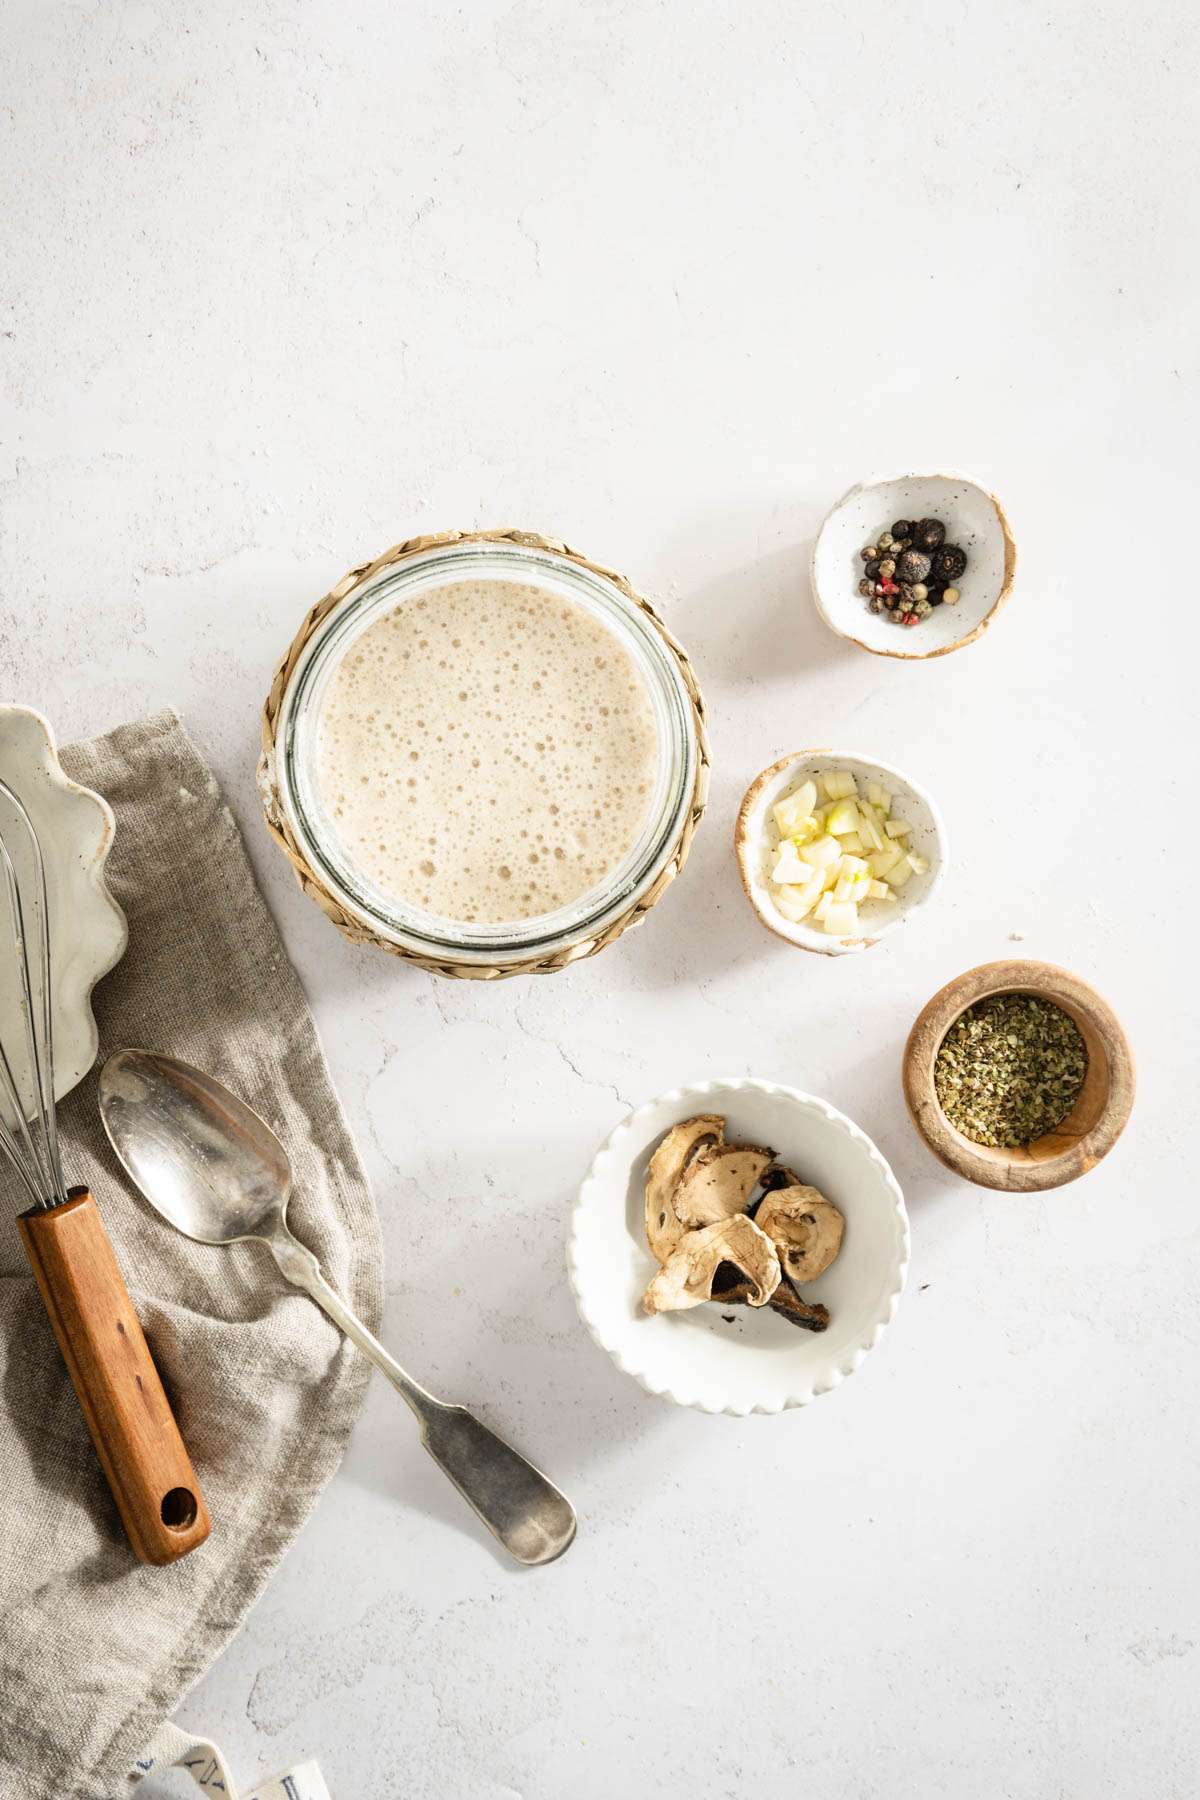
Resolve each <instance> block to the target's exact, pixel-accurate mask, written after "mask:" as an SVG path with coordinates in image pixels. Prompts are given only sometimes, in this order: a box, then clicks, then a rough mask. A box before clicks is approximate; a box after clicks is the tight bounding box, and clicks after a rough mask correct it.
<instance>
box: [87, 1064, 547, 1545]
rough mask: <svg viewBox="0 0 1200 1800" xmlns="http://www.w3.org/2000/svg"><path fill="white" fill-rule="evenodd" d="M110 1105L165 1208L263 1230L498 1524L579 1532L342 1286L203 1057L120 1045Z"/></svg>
mask: <svg viewBox="0 0 1200 1800" xmlns="http://www.w3.org/2000/svg"><path fill="white" fill-rule="evenodd" d="M100 1116H101V1118H102V1119H103V1121H104V1128H105V1130H106V1131H107V1132H108V1135H109V1138H110V1140H111V1142H112V1147H113V1149H114V1150H115V1151H116V1153H117V1155H118V1157H119V1158H120V1160H121V1162H122V1163H123V1164H124V1166H125V1169H126V1170H127V1172H128V1174H129V1176H130V1178H131V1179H132V1180H133V1182H134V1183H135V1184H136V1186H137V1187H138V1188H140V1189H141V1191H142V1193H143V1194H144V1195H145V1197H146V1199H147V1200H148V1201H149V1202H150V1204H151V1206H153V1207H154V1208H155V1210H156V1211H157V1212H160V1213H161V1214H162V1216H163V1218H164V1219H166V1220H167V1221H168V1222H169V1223H170V1224H172V1225H174V1227H175V1229H176V1230H177V1231H181V1232H182V1233H183V1234H184V1236H185V1237H190V1238H195V1239H196V1240H197V1242H199V1243H201V1244H233V1243H237V1241H238V1240H239V1239H241V1238H260V1239H261V1240H262V1241H263V1243H265V1244H268V1245H269V1246H270V1248H271V1252H272V1254H273V1255H274V1257H275V1261H276V1262H277V1263H278V1264H279V1267H280V1269H281V1270H282V1272H283V1274H284V1275H285V1276H286V1277H287V1279H288V1280H289V1281H290V1282H291V1283H292V1284H293V1285H294V1286H295V1287H298V1288H303V1290H304V1292H305V1293H306V1294H311V1296H312V1298H313V1299H314V1300H315V1301H316V1302H317V1304H318V1306H322V1307H324V1309H325V1311H326V1312H327V1313H328V1314H329V1317H330V1318H331V1319H332V1320H333V1322H334V1324H335V1325H337V1326H338V1327H339V1328H340V1329H341V1330H342V1331H344V1332H345V1333H346V1336H347V1337H348V1338H351V1339H352V1340H353V1341H354V1343H356V1344H357V1345H358V1347H359V1349H360V1350H361V1351H362V1352H363V1354H364V1355H365V1356H369V1357H370V1359H371V1361H372V1362H373V1363H374V1364H375V1366H376V1368H378V1369H382V1370H383V1373H384V1374H385V1375H386V1376H387V1378H388V1380H389V1381H390V1382H391V1384H392V1386H393V1387H394V1388H395V1389H396V1391H397V1392H398V1393H399V1394H400V1395H401V1396H402V1397H403V1398H404V1399H405V1400H407V1402H408V1404H409V1406H410V1407H411V1408H412V1410H413V1412H414V1413H416V1415H417V1418H418V1420H419V1421H420V1425H421V1441H422V1442H423V1443H424V1445H425V1448H426V1449H427V1450H428V1451H429V1454H430V1455H431V1456H432V1457H433V1460H434V1461H435V1462H436V1463H439V1464H440V1465H441V1467H442V1468H443V1469H444V1470H445V1472H446V1474H447V1475H448V1476H449V1477H450V1479H451V1481H452V1482H453V1483H454V1485H455V1487H456V1488H457V1489H458V1491H459V1493H460V1494H461V1495H462V1496H463V1498H464V1500H466V1501H467V1503H468V1504H469V1505H470V1506H472V1507H474V1509H475V1511H476V1512H477V1513H478V1515H479V1517H480V1518H481V1519H482V1520H483V1523H484V1524H485V1525H486V1526H487V1528H488V1530H489V1531H491V1532H494V1533H495V1535H496V1537H497V1538H499V1540H500V1542H501V1543H502V1544H503V1545H504V1548H505V1549H506V1550H507V1551H508V1552H509V1553H510V1555H512V1556H515V1557H516V1559H517V1561H518V1562H522V1563H545V1562H552V1561H553V1560H554V1558H555V1557H556V1556H561V1555H562V1553H563V1551H564V1550H565V1549H566V1548H567V1546H568V1545H569V1544H570V1542H571V1539H572V1538H573V1537H574V1536H575V1513H574V1509H573V1508H572V1506H571V1503H570V1501H569V1500H567V1499H566V1498H565V1497H564V1496H563V1495H562V1494H560V1493H559V1491H558V1489H557V1488H556V1487H554V1486H553V1485H552V1484H551V1483H550V1482H549V1481H547V1479H546V1477H545V1476H544V1475H541V1474H539V1473H538V1471H537V1470H536V1469H535V1468H534V1467H533V1465H532V1463H528V1462H526V1460H525V1458H524V1457H523V1456H520V1455H518V1453H517V1451H515V1450H514V1449H513V1448H512V1447H511V1445H509V1444H506V1443H505V1442H504V1440H503V1439H502V1438H498V1437H497V1436H496V1435H495V1433H494V1432H491V1431H489V1430H488V1428H487V1426H486V1425H481V1424H480V1422H479V1420H478V1419H476V1418H474V1417H473V1416H472V1414H471V1413H469V1412H467V1411H466V1409H465V1408H464V1407H461V1406H450V1405H448V1404H447V1403H446V1402H445V1401H444V1400H436V1399H435V1398H434V1396H433V1395H432V1394H431V1393H429V1392H428V1390H427V1389H425V1388H423V1387H422V1386H421V1384H420V1382H418V1381H414V1380H413V1378H412V1376H411V1375H408V1374H406V1373H405V1371H404V1370H403V1369H402V1368H401V1367H400V1365H399V1363H398V1362H396V1361H394V1359H393V1358H392V1357H390V1356H389V1355H388V1353H387V1351H386V1350H385V1349H384V1347H383V1345H382V1344H381V1343H380V1342H379V1340H378V1338H376V1337H373V1336H372V1334H371V1333H370V1332H369V1331H368V1330H367V1328H366V1326H365V1325H364V1324H363V1323H362V1321H361V1320H360V1319H358V1318H356V1317H355V1315H354V1314H353V1313H352V1312H351V1311H350V1308H349V1307H348V1306H346V1305H345V1303H344V1302H343V1301H342V1300H341V1299H340V1298H339V1297H338V1295H337V1294H336V1293H335V1292H334V1290H333V1288H331V1287H330V1285H329V1283H328V1282H327V1281H326V1280H325V1278H324V1276H323V1275H322V1274H321V1271H320V1268H319V1266H318V1264H317V1259H316V1257H315V1256H314V1255H313V1253H312V1251H311V1250H306V1249H305V1247H304V1245H303V1244H302V1243H300V1242H299V1241H298V1239H296V1238H294V1237H293V1236H292V1234H291V1232H290V1231H289V1230H288V1226H287V1204H288V1198H289V1196H290V1194H291V1190H292V1171H291V1165H290V1164H289V1162H288V1159H287V1154H286V1152H285V1151H284V1148H283V1145H282V1144H281V1143H280V1142H279V1139H278V1138H277V1137H276V1136H275V1133H274V1132H273V1131H272V1130H271V1128H270V1126H269V1125H268V1124H267V1123H266V1121H265V1120H264V1119H261V1118H260V1117H259V1115H258V1114H257V1113H256V1112H253V1111H252V1110H251V1108H250V1107H248V1106H247V1105H246V1104H245V1103H244V1102H243V1101H241V1100H239V1099H238V1098H237V1096H236V1094H231V1093H230V1091H229V1089H228V1088H225V1087H222V1086H221V1084H220V1082H217V1081H213V1080H212V1079H211V1078H210V1077H209V1076H207V1075H204V1074H202V1073H201V1072H200V1070H199V1069H193V1068H191V1067H189V1065H188V1064H187V1063H183V1062H177V1061H176V1060H175V1058H174V1057H170V1056H158V1055H155V1054H154V1053H153V1052H151V1051H149V1050H119V1051H118V1052H117V1053H116V1055H115V1056H110V1057H109V1059H108V1061H107V1062H106V1063H105V1065H104V1068H103V1069H102V1070H101V1073H100Z"/></svg>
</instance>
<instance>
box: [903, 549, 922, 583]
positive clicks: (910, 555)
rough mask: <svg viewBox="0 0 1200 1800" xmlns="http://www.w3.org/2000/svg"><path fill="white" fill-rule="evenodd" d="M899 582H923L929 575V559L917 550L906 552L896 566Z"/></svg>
mask: <svg viewBox="0 0 1200 1800" xmlns="http://www.w3.org/2000/svg"><path fill="white" fill-rule="evenodd" d="M896 571H897V573H898V575H899V577H900V579H901V581H907V582H914V581H924V579H925V577H926V576H927V575H928V573H929V558H928V557H927V556H924V555H922V553H921V551H919V550H906V551H905V552H904V555H903V556H902V557H901V558H900V561H899V562H898V563H897V564H896Z"/></svg>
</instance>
